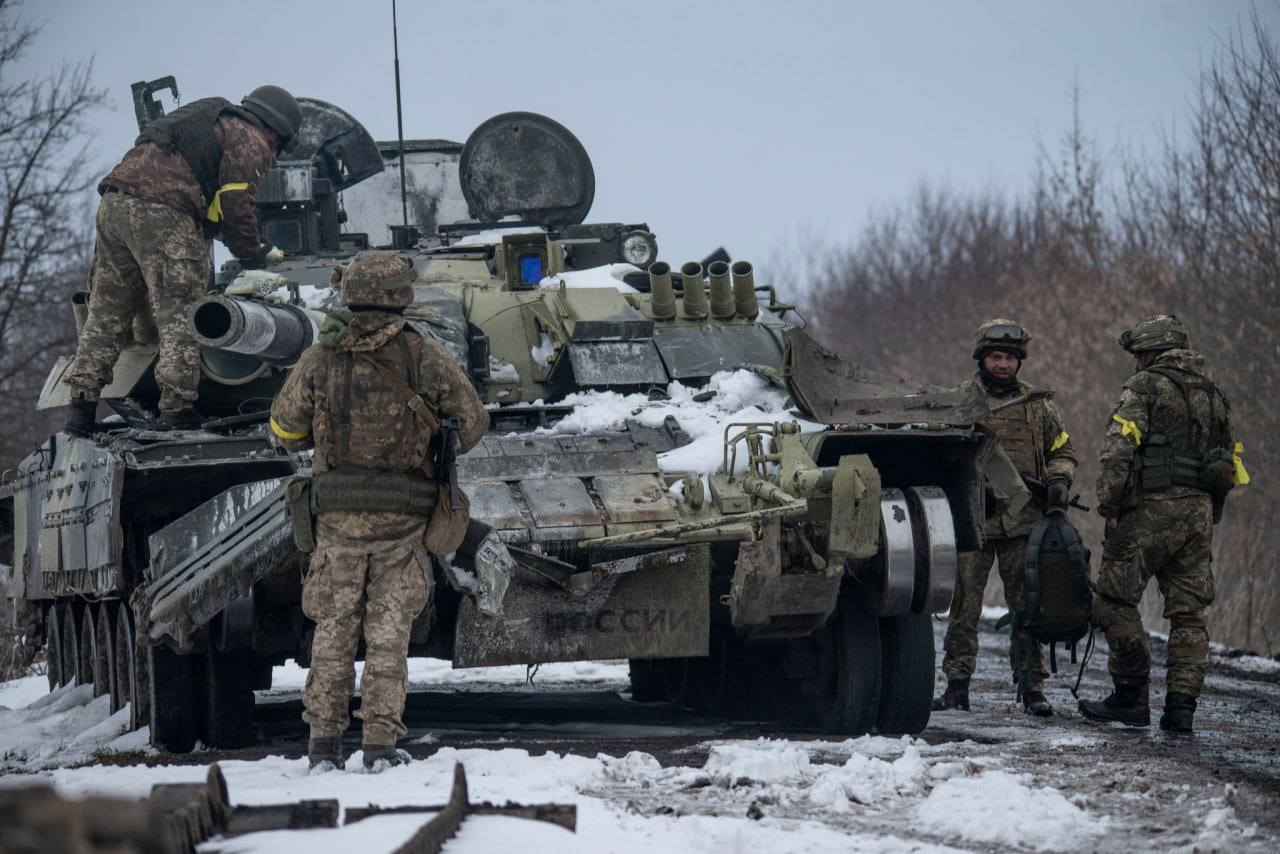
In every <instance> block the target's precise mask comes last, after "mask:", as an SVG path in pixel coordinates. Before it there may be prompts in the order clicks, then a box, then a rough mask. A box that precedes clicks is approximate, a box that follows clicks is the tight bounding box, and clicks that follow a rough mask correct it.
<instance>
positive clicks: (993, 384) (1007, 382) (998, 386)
mask: <svg viewBox="0 0 1280 854" xmlns="http://www.w3.org/2000/svg"><path fill="white" fill-rule="evenodd" d="M1018 369H1019V370H1021V369H1022V365H1018ZM978 375H979V376H980V377H981V378H982V384H983V385H984V386H986V387H987V388H989V389H991V390H992V391H1011V390H1014V389H1017V387H1018V371H1014V372H1013V374H1012V375H1011V376H1010V377H1009V378H1008V379H1001V378H1000V377H997V376H996V375H995V374H993V373H991V372H990V371H988V370H987V366H986V365H984V364H983V363H981V362H979V363H978Z"/></svg>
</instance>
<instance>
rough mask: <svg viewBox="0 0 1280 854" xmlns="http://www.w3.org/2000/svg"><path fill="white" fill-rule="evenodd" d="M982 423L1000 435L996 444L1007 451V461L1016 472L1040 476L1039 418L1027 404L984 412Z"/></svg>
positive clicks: (1026, 475)
mask: <svg viewBox="0 0 1280 854" xmlns="http://www.w3.org/2000/svg"><path fill="white" fill-rule="evenodd" d="M982 423H983V424H984V425H986V426H987V427H989V428H991V429H992V430H994V431H995V434H996V435H997V436H998V437H999V438H1000V447H1002V448H1004V452H1005V453H1006V454H1008V455H1009V461H1010V462H1012V463H1013V465H1014V467H1015V468H1016V469H1017V470H1018V473H1019V474H1021V475H1023V476H1024V477H1034V478H1037V479H1039V478H1040V476H1041V468H1042V459H1041V458H1042V457H1043V445H1042V443H1041V442H1040V425H1039V419H1037V418H1036V416H1035V411H1034V409H1033V408H1032V405H1031V404H1028V403H1023V404H1020V405H1018V406H1006V407H1005V408H1004V409H1001V410H999V411H997V412H993V413H991V414H990V415H988V416H987V417H986V418H985V419H984V420H983V422H982Z"/></svg>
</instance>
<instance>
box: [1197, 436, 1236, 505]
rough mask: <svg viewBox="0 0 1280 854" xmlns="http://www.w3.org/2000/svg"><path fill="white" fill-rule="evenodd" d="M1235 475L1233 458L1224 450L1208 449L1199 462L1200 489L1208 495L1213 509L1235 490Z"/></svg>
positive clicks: (1229, 452)
mask: <svg viewBox="0 0 1280 854" xmlns="http://www.w3.org/2000/svg"><path fill="white" fill-rule="evenodd" d="M1235 473H1236V464H1235V458H1234V457H1233V456H1232V454H1231V451H1229V450H1228V449H1226V448H1210V449H1209V452H1208V453H1207V454H1205V455H1204V459H1203V460H1201V461H1200V488H1201V489H1203V490H1204V491H1205V492H1207V493H1209V497H1210V498H1212V499H1213V503H1214V506H1215V507H1218V506H1220V505H1221V504H1222V502H1224V501H1226V500H1227V493H1228V492H1230V491H1231V490H1232V489H1233V488H1235V485H1236V479H1235Z"/></svg>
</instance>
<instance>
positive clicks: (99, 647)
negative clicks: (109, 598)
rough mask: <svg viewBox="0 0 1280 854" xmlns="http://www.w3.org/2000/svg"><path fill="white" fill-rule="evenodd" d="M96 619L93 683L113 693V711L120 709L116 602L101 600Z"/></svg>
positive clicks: (104, 691) (107, 692) (106, 692)
mask: <svg viewBox="0 0 1280 854" xmlns="http://www.w3.org/2000/svg"><path fill="white" fill-rule="evenodd" d="M95 607H96V608H97V609H98V616H97V619H96V620H94V638H93V639H94V645H93V685H94V690H95V691H97V690H98V688H99V686H101V689H102V692H103V693H104V694H110V695H111V713H112V714H115V713H116V712H118V711H120V705H121V704H120V686H119V685H118V684H117V683H116V636H115V629H114V628H113V627H114V626H115V622H116V603H115V602H99V603H98V604H97V605H96V606H95Z"/></svg>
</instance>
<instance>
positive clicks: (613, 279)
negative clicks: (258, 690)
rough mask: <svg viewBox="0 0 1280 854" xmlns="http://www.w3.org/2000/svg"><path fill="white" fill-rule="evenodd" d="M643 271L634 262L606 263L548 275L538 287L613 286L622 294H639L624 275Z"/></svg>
mask: <svg viewBox="0 0 1280 854" xmlns="http://www.w3.org/2000/svg"><path fill="white" fill-rule="evenodd" d="M642 272H644V271H643V270H641V269H640V268H639V267H636V266H634V265H632V264H604V265H603V266H600V267H591V268H589V269H586V270H566V271H564V272H563V273H556V274H555V275H554V276H547V277H546V278H545V279H543V280H542V281H541V282H539V283H538V287H541V288H558V287H560V286H561V285H564V286H565V287H566V288H612V289H614V290H616V291H617V292H618V293H622V294H638V293H640V292H639V291H637V290H636V289H635V288H633V287H631V286H630V285H628V284H627V283H626V281H625V280H624V279H623V276H626V275H627V274H629V273H642Z"/></svg>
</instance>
